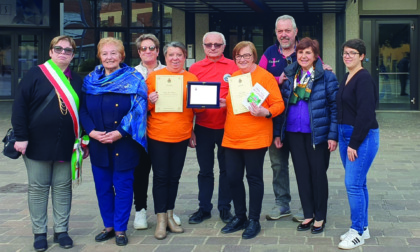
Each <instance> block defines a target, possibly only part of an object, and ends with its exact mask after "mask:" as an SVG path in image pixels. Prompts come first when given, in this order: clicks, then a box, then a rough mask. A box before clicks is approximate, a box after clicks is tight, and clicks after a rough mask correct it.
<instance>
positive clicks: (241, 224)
mask: <svg viewBox="0 0 420 252" xmlns="http://www.w3.org/2000/svg"><path fill="white" fill-rule="evenodd" d="M247 224H248V220H247V219H246V217H245V218H244V219H240V218H238V217H236V216H235V217H233V219H232V220H231V221H230V222H229V223H228V224H226V226H224V227H223V228H222V230H221V232H222V233H223V234H229V233H234V232H236V231H239V230H241V229H245V228H246V226H247Z"/></svg>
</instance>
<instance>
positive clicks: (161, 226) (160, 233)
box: [155, 213, 168, 240]
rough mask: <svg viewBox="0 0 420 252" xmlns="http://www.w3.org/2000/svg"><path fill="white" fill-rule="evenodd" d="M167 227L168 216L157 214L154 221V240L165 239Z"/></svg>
mask: <svg viewBox="0 0 420 252" xmlns="http://www.w3.org/2000/svg"><path fill="white" fill-rule="evenodd" d="M167 226H168V214H167V213H158V214H157V221H156V230H155V238H156V239H158V240H163V239H165V238H166V227H167Z"/></svg>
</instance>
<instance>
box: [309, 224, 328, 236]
mask: <svg viewBox="0 0 420 252" xmlns="http://www.w3.org/2000/svg"><path fill="white" fill-rule="evenodd" d="M325 222H326V221H324V222H322V225H321V226H320V227H315V225H313V226H312V228H311V233H312V234H319V233H322V232H324V228H325Z"/></svg>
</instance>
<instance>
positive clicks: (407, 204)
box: [0, 102, 420, 252]
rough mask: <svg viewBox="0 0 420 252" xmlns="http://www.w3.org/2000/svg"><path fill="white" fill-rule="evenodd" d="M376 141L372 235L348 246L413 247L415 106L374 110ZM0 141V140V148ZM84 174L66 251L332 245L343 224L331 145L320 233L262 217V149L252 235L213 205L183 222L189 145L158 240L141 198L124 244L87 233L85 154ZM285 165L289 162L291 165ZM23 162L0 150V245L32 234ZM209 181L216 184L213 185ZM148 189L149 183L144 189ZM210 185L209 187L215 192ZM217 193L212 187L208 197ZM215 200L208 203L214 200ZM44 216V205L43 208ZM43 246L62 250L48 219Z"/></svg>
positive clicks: (419, 246) (24, 244)
mask: <svg viewBox="0 0 420 252" xmlns="http://www.w3.org/2000/svg"><path fill="white" fill-rule="evenodd" d="M10 110H11V103H10V102H0V133H1V134H2V135H1V136H3V134H5V132H6V130H7V129H8V128H9V127H10ZM378 119H379V123H380V127H381V145H380V150H379V153H378V155H377V157H376V160H375V162H374V165H373V167H372V169H371V171H370V173H369V177H368V186H369V191H370V199H371V200H370V214H369V215H370V216H369V219H370V225H369V228H370V232H371V236H372V238H371V239H370V240H367V241H366V244H365V245H364V246H362V247H359V248H357V249H355V251H363V252H373V251H378V252H379V251H381V252H382V251H385V252H387V251H389V252H394V251H398V252H405V251H413V252H414V251H420V211H419V210H420V178H419V177H420V143H419V141H420V131H419V126H418V124H419V123H420V113H396V112H394V113H385V112H382V113H378ZM0 149H2V147H1V148H0ZM84 164H85V166H84V172H83V175H84V182H83V184H82V185H81V186H79V187H78V188H76V189H75V190H74V193H73V205H72V215H71V220H70V230H69V233H70V235H71V236H72V237H73V239H74V243H75V247H74V248H72V249H70V250H68V251H159V252H163V251H171V252H176V251H194V252H198V251H252V252H254V251H291V252H295V251H317V252H318V251H319V252H324V251H339V249H337V244H338V242H339V236H340V235H341V234H342V233H344V232H345V231H347V230H348V227H349V225H350V221H349V207H348V203H347V197H346V191H345V188H344V183H343V177H344V171H343V168H342V165H341V161H340V160H339V155H338V152H335V153H333V155H332V156H331V163H330V169H329V170H328V177H329V189H330V198H329V202H328V223H327V224H326V231H325V232H324V233H323V234H318V235H312V234H310V232H297V231H296V226H297V224H296V223H294V222H292V220H291V218H290V217H287V218H284V219H281V220H279V221H266V220H265V218H264V216H265V214H267V213H269V211H270V209H271V207H272V205H273V202H274V201H273V197H274V196H273V191H272V186H271V177H272V176H271V168H270V162H269V159H268V155H267V156H266V161H265V164H264V172H265V173H264V181H265V196H264V202H263V208H262V216H261V225H262V231H261V233H260V235H259V236H258V237H256V238H254V239H251V240H242V239H241V233H240V232H237V233H234V234H230V235H223V234H221V233H220V229H221V228H222V227H223V223H222V222H221V221H220V219H219V216H218V211H217V210H213V212H212V214H213V217H212V218H211V219H210V220H207V221H205V222H203V223H202V224H198V225H189V224H188V215H189V214H191V213H193V212H194V210H195V209H196V208H197V205H198V201H197V170H198V168H197V161H196V158H195V151H194V150H192V149H189V151H188V154H187V159H186V161H185V167H184V171H183V174H182V179H181V181H180V187H179V194H178V198H177V201H176V208H175V212H176V214H178V215H179V216H180V217H181V219H182V222H183V224H182V226H183V227H184V228H185V231H186V232H185V233H184V234H171V233H169V234H168V237H167V238H166V239H165V240H162V241H158V240H156V239H155V238H154V237H153V233H154V228H155V225H156V218H155V216H154V215H153V214H152V213H153V202H152V198H151V197H150V198H149V202H148V203H149V211H148V213H149V218H148V222H149V224H150V228H149V229H148V230H144V231H137V230H134V229H133V228H132V226H131V222H132V219H133V214H132V216H131V220H130V225H129V229H128V231H127V232H128V235H129V245H128V246H126V247H124V248H121V247H117V246H116V245H115V243H114V240H110V241H107V242H104V243H96V242H95V241H94V236H95V235H96V234H97V233H98V232H100V230H102V228H103V224H102V221H101V217H100V215H99V210H98V206H97V200H96V195H95V189H94V184H93V181H92V174H91V170H90V164H89V161H87V162H85V163H84ZM292 170H293V169H292ZM290 175H291V190H292V208H293V209H292V210H293V211H296V210H297V207H298V201H297V187H296V180H295V177H294V173H293V171H291V173H290ZM26 183H27V178H26V170H25V166H24V164H23V161H22V159H19V160H10V159H8V158H6V157H4V156H3V155H0V251H2V252H3V251H7V252H8V251H32V242H33V236H32V232H31V223H30V218H29V212H28V207H27V195H26ZM216 186H217V185H216ZM149 191H151V185H150V190H149ZM215 193H217V191H216V192H215ZM216 198H217V195H214V199H216ZM216 202H217V201H216V200H213V204H214V205H216ZM49 216H51V209H50V210H49ZM50 219H51V218H50ZM49 226H50V229H49V232H48V234H49V235H48V242H49V246H50V249H49V251H63V250H62V249H61V248H59V247H58V246H57V245H56V244H53V242H52V240H53V239H52V233H53V231H52V228H51V226H52V225H51V220H50V225H49Z"/></svg>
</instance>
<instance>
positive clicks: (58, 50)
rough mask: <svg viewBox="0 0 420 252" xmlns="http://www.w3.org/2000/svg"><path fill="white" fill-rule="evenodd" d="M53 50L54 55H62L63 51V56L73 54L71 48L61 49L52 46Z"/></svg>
mask: <svg viewBox="0 0 420 252" xmlns="http://www.w3.org/2000/svg"><path fill="white" fill-rule="evenodd" d="M53 50H54V52H55V53H57V54H60V53H62V52H63V50H64V54H65V55H72V54H73V51H74V50H73V48H71V47H66V48H63V47H61V46H54V47H53Z"/></svg>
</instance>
